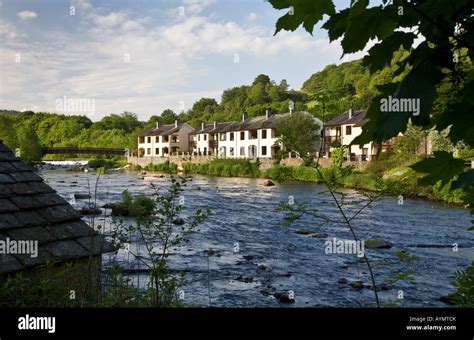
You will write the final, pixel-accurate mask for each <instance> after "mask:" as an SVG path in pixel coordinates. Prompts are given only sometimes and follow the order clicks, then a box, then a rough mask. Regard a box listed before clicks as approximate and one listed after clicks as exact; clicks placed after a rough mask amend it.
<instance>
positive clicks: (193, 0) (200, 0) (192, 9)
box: [183, 0, 216, 14]
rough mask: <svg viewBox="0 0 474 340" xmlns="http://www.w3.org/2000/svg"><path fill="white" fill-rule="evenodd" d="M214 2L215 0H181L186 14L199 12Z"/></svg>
mask: <svg viewBox="0 0 474 340" xmlns="http://www.w3.org/2000/svg"><path fill="white" fill-rule="evenodd" d="M215 2H216V0H183V7H184V10H185V12H186V14H199V13H201V12H202V11H203V10H205V9H206V8H207V7H209V6H210V5H212V4H213V3H215Z"/></svg>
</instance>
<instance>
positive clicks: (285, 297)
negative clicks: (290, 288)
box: [273, 292, 295, 303]
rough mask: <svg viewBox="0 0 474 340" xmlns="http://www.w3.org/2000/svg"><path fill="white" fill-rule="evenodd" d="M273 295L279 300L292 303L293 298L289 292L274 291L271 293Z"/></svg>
mask: <svg viewBox="0 0 474 340" xmlns="http://www.w3.org/2000/svg"><path fill="white" fill-rule="evenodd" d="M273 296H274V297H275V298H276V299H277V300H278V301H280V302H283V303H294V302H295V299H294V298H293V296H290V294H289V293H287V292H276V293H274V294H273Z"/></svg>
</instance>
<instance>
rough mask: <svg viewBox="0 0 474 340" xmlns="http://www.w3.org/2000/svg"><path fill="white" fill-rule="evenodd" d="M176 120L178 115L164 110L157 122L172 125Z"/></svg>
mask: <svg viewBox="0 0 474 340" xmlns="http://www.w3.org/2000/svg"><path fill="white" fill-rule="evenodd" d="M177 119H178V115H177V114H176V113H175V112H174V111H173V110H170V109H166V110H164V111H163V112H162V113H161V115H160V118H159V121H160V123H162V124H172V123H174V122H175V120H177Z"/></svg>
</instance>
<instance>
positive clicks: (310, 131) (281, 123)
mask: <svg viewBox="0 0 474 340" xmlns="http://www.w3.org/2000/svg"><path fill="white" fill-rule="evenodd" d="M320 128H321V127H320V126H319V125H318V124H317V123H316V121H315V120H314V118H313V117H312V116H311V115H309V114H307V113H303V112H296V113H294V114H292V115H289V116H286V117H285V118H283V119H280V120H278V121H277V123H276V131H277V133H278V135H280V136H281V137H280V140H281V142H282V144H283V147H284V148H285V149H286V150H288V151H295V152H297V153H298V154H299V155H300V156H301V157H303V158H307V157H309V156H310V155H312V154H313V153H314V152H315V151H316V150H317V148H318V142H319V140H320V136H319V131H320Z"/></svg>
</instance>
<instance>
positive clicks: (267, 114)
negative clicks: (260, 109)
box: [265, 109, 270, 119]
mask: <svg viewBox="0 0 474 340" xmlns="http://www.w3.org/2000/svg"><path fill="white" fill-rule="evenodd" d="M265 117H266V118H267V119H268V118H269V117H270V110H269V109H266V110H265Z"/></svg>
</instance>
